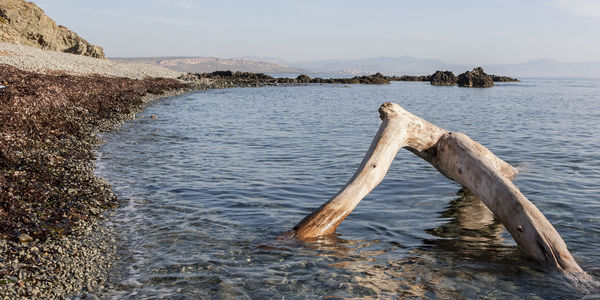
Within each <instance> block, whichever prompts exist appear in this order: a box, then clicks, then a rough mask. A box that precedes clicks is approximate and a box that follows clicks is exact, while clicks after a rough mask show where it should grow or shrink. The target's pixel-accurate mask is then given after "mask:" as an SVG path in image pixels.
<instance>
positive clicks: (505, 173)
mask: <svg viewBox="0 0 600 300" xmlns="http://www.w3.org/2000/svg"><path fill="white" fill-rule="evenodd" d="M379 114H380V117H381V119H382V120H383V122H382V124H381V126H380V128H379V131H378V132H377V135H376V136H375V138H374V139H373V142H372V143H371V146H370V148H369V150H368V151H367V153H366V155H365V157H364V159H363V161H362V163H361V164H360V167H359V168H358V170H357V171H356V172H355V173H354V175H353V176H352V178H351V179H350V180H349V181H348V183H347V184H346V185H345V186H344V187H343V188H342V189H341V190H340V191H339V192H338V193H337V194H336V195H335V196H334V197H333V198H331V199H330V200H329V201H327V202H326V203H325V204H323V205H322V206H321V207H319V208H318V209H316V210H315V211H314V212H312V213H311V214H310V215H308V216H307V217H305V218H304V219H303V220H302V221H301V222H300V223H298V225H296V226H295V227H294V228H293V230H292V233H293V234H294V235H295V236H296V237H298V238H300V239H310V238H315V237H319V236H323V235H328V234H332V233H334V232H335V230H336V228H337V227H338V226H339V225H340V223H341V222H342V221H343V220H344V218H346V216H348V214H350V212H351V211H352V210H353V209H354V208H355V207H356V205H357V204H358V203H359V202H360V201H361V200H362V199H363V198H364V197H365V196H366V195H367V194H368V193H369V192H370V191H371V190H373V188H375V186H377V185H378V184H379V183H380V182H381V180H383V177H384V176H385V174H386V173H387V171H388V169H389V167H390V165H391V163H392V160H393V159H394V157H395V156H396V153H397V152H398V151H399V150H400V148H406V149H408V150H409V151H411V152H413V153H414V154H416V155H417V156H419V157H421V158H422V159H424V160H426V161H428V162H429V163H431V164H432V165H433V166H434V167H435V168H436V169H437V170H438V171H440V172H441V173H442V174H443V175H444V176H446V177H447V178H449V179H451V180H453V181H456V182H458V183H460V184H461V185H463V186H464V187H466V188H468V189H469V190H470V191H471V192H472V193H473V194H474V195H475V196H477V197H478V198H479V199H480V200H482V201H483V203H484V204H485V205H486V206H487V207H488V208H489V209H490V210H491V211H492V212H493V213H494V215H495V216H496V217H497V218H498V220H499V221H500V222H501V223H502V224H503V225H504V227H506V229H507V230H508V232H510V234H511V235H512V236H513V238H514V239H515V241H516V242H517V245H518V246H519V247H520V248H521V249H523V251H525V252H526V253H528V254H529V255H531V256H533V257H534V258H535V259H537V260H538V261H540V262H542V263H544V264H547V265H549V266H551V267H553V268H555V269H557V270H560V271H563V272H565V273H566V274H568V275H569V278H571V279H575V281H577V282H581V281H582V279H583V280H586V281H587V280H588V279H590V277H589V275H587V274H586V273H585V272H583V270H582V269H581V267H580V266H579V265H578V264H577V262H575V260H574V259H573V256H571V253H570V252H569V250H568V249H567V246H566V245H565V242H564V241H563V240H562V238H561V237H560V235H559V234H558V232H557V231H556V229H554V227H553V226H552V224H550V222H549V221H548V220H547V219H546V217H545V216H544V215H543V214H542V213H541V212H540V211H539V210H538V209H537V207H536V206H535V205H533V204H532V203H531V202H530V201H529V200H528V199H527V198H525V196H523V194H522V193H521V191H519V189H518V188H517V187H516V186H515V185H514V184H513V183H512V179H514V178H515V176H516V175H517V173H518V171H517V169H515V168H514V167H512V166H511V165H510V164H508V163H506V162H504V161H503V160H501V159H500V158H498V157H496V156H495V155H494V154H493V153H492V152H491V151H490V150H488V149H487V148H485V147H484V146H482V145H481V144H479V143H477V142H475V141H474V140H472V139H471V138H469V137H468V136H466V135H464V134H461V133H457V132H449V131H447V130H444V129H442V128H440V127H438V126H435V125H433V124H431V123H429V122H427V121H425V120H423V119H421V118H419V117H417V116H415V115H413V114H411V113H409V112H407V111H406V110H404V109H403V108H402V107H400V106H399V105H398V104H395V103H389V102H386V103H384V104H383V105H382V106H381V107H380V108H379Z"/></svg>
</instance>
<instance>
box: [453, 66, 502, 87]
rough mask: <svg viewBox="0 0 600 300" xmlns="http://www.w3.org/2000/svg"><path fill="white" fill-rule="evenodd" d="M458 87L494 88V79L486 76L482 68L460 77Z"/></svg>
mask: <svg viewBox="0 0 600 300" xmlns="http://www.w3.org/2000/svg"><path fill="white" fill-rule="evenodd" d="M458 86H460V87H491V86H494V81H493V80H492V77H491V76H490V75H488V74H486V73H485V72H484V71H483V69H482V68H481V67H478V68H475V69H473V71H467V72H464V73H462V74H460V75H458Z"/></svg>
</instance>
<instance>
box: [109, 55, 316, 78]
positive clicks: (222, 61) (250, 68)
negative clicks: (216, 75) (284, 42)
mask: <svg viewBox="0 0 600 300" xmlns="http://www.w3.org/2000/svg"><path fill="white" fill-rule="evenodd" d="M110 60H112V61H117V62H137V63H146V64H152V65H158V66H161V67H165V68H168V69H171V70H175V71H179V72H189V73H209V72H214V71H225V70H230V71H240V72H256V73H267V74H301V73H306V72H307V71H306V70H303V69H301V68H294V67H290V66H287V65H282V64H277V63H273V62H264V61H254V60H248V59H241V58H233V59H227V58H216V57H135V58H111V59H110Z"/></svg>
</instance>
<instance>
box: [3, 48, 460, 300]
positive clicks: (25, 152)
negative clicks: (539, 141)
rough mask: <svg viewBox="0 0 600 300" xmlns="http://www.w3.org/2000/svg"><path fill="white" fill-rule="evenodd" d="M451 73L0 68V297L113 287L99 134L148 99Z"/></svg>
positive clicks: (440, 80) (434, 78)
mask: <svg viewBox="0 0 600 300" xmlns="http://www.w3.org/2000/svg"><path fill="white" fill-rule="evenodd" d="M61 55H64V54H61ZM67 63H68V62H67ZM91 69H93V66H92V67H91V68H90V70H91ZM86 72H87V71H86ZM86 72H83V73H84V74H85V73H86ZM128 72H129V71H128ZM127 74H129V73H127ZM132 74H133V73H132ZM167 74H168V73H167ZM133 75H135V74H133ZM452 76H454V75H453V74H451V72H449V73H448V72H436V73H434V74H432V75H427V76H414V77H408V76H402V77H389V76H384V75H382V74H380V73H377V74H374V75H368V76H356V77H353V78H329V79H323V78H311V77H309V76H307V75H300V76H298V77H296V78H275V77H271V76H269V75H265V74H261V73H248V72H231V71H220V72H213V73H203V74H184V75H181V76H180V77H179V78H178V79H174V78H159V77H146V78H144V79H133V78H125V77H114V76H101V75H81V72H79V74H77V75H75V74H73V72H69V73H66V72H65V71H60V70H59V71H56V70H53V71H50V72H48V74H43V73H39V72H30V71H25V70H22V69H19V68H16V67H14V66H11V65H6V64H0V85H1V86H4V88H0V225H1V226H0V299H29V298H45V299H56V298H57V299H61V298H66V297H68V296H72V295H75V296H81V297H83V296H86V295H91V296H89V297H91V298H92V299H93V297H95V296H93V294H98V293H101V292H102V289H103V288H105V286H106V284H107V283H108V282H110V272H111V268H112V263H113V262H114V261H115V255H116V245H115V238H114V234H113V233H111V232H110V230H111V229H110V228H109V227H105V226H103V225H102V222H103V218H104V213H105V212H106V211H108V210H110V209H113V208H115V207H117V206H118V200H117V198H116V197H115V195H113V194H112V191H111V188H110V186H109V185H108V184H106V183H105V182H104V181H103V180H102V179H100V178H98V177H96V176H95V174H94V164H93V160H94V153H93V149H94V147H96V146H97V145H98V143H99V142H101V141H100V140H99V139H98V138H97V137H96V134H97V133H98V132H100V131H107V130H112V129H114V128H116V127H117V126H118V125H120V124H121V123H122V122H123V121H125V120H128V119H130V118H132V117H133V116H134V115H135V113H136V112H138V111H139V110H141V109H142V108H143V106H144V105H145V103H147V101H149V100H150V99H156V98H160V97H166V96H172V95H175V94H179V93H185V92H190V91H193V90H206V89H214V88H217V89H218V88H232V87H257V86H265V85H287V84H310V83H314V84H387V83H389V82H390V81H394V80H398V81H430V82H431V84H440V85H449V84H446V82H448V81H452V82H454V81H455V80H456V76H454V77H452ZM132 77H134V78H139V77H140V76H139V75H136V76H132ZM434 82H435V83H434ZM453 84H455V83H453ZM86 297H87V296H86Z"/></svg>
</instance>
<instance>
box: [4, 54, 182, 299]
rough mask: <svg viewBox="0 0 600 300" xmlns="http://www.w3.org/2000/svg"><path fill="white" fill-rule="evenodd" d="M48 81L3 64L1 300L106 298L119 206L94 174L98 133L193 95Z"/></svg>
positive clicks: (170, 87) (155, 85)
mask: <svg viewBox="0 0 600 300" xmlns="http://www.w3.org/2000/svg"><path fill="white" fill-rule="evenodd" d="M67 55H69V54H67ZM50 73H51V74H42V73H34V72H27V71H23V70H20V69H17V68H15V67H12V66H9V65H2V64H0V85H3V86H6V88H3V89H0V299H68V298H71V297H75V298H77V297H78V296H82V297H83V296H86V295H88V294H93V293H98V292H101V291H102V288H103V287H104V285H105V283H106V282H108V279H109V278H110V271H111V265H112V263H114V261H115V259H114V254H115V243H114V238H113V234H112V233H111V232H110V230H111V229H110V228H109V227H105V226H103V225H102V220H103V213H104V212H106V211H107V210H109V209H111V208H114V207H116V206H117V205H118V202H117V199H116V197H115V196H114V195H113V194H112V192H111V189H110V186H108V185H107V184H106V183H105V182H104V181H103V180H102V179H100V178H97V177H96V176H95V174H94V172H93V170H94V168H93V159H94V154H93V149H94V147H95V145H97V143H98V142H99V140H98V138H97V137H96V136H95V134H96V133H97V132H98V131H101V130H109V129H112V128H114V127H115V126H118V125H119V124H120V123H122V122H123V121H125V120H127V119H129V118H131V117H133V116H134V114H135V113H136V112H137V111H139V110H140V109H141V108H142V107H143V106H144V105H145V104H146V103H147V102H148V101H149V100H151V99H156V98H160V97H167V96H172V95H174V94H177V93H183V92H186V91H189V90H190V87H189V85H186V84H183V83H182V82H181V81H178V80H175V79H168V78H145V79H143V80H140V79H129V78H123V77H118V78H117V77H105V76H98V75H86V76H75V75H67V74H65V73H64V72H61V73H59V74H56V73H53V72H50ZM78 73H79V74H81V73H82V72H78ZM86 297H87V296H86ZM88 298H92V299H93V296H90V297H88Z"/></svg>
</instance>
